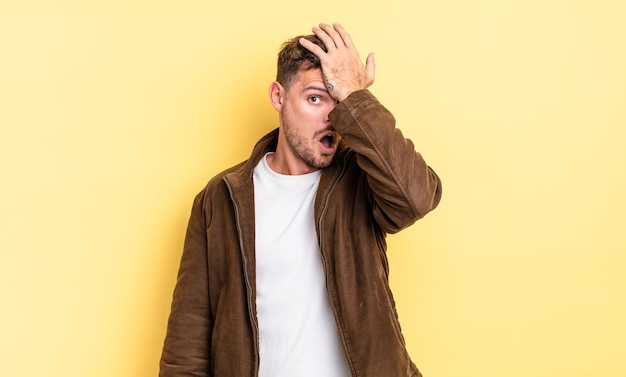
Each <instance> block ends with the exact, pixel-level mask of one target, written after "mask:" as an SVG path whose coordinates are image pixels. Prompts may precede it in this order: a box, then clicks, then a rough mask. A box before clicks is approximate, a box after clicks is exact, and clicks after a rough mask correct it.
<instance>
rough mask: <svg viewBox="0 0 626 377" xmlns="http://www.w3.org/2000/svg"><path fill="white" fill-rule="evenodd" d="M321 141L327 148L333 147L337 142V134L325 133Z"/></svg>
mask: <svg viewBox="0 0 626 377" xmlns="http://www.w3.org/2000/svg"><path fill="white" fill-rule="evenodd" d="M320 143H322V145H323V146H325V147H326V148H330V147H332V146H333V145H334V144H335V135H333V134H327V135H324V136H323V137H322V139H321V140H320Z"/></svg>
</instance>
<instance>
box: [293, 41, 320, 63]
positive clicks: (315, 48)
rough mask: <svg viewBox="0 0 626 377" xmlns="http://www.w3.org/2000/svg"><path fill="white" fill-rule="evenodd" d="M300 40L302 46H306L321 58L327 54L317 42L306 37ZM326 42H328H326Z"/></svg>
mask: <svg viewBox="0 0 626 377" xmlns="http://www.w3.org/2000/svg"><path fill="white" fill-rule="evenodd" d="M298 42H300V45H301V46H302V47H304V48H306V49H307V50H309V51H311V52H312V53H313V54H315V55H316V56H317V57H318V58H320V60H322V58H323V57H324V56H325V55H326V51H324V50H323V49H322V48H321V47H320V46H318V45H316V44H315V43H313V42H311V41H309V40H308V39H306V38H300V39H299V40H298ZM324 44H326V43H324Z"/></svg>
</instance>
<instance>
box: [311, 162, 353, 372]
mask: <svg viewBox="0 0 626 377" xmlns="http://www.w3.org/2000/svg"><path fill="white" fill-rule="evenodd" d="M352 153H353V151H351V150H350V151H348V152H347V153H346V155H345V156H344V161H343V162H344V163H343V165H342V166H341V171H340V172H339V175H338V176H337V178H335V180H334V181H333V183H332V185H331V186H330V188H329V189H328V191H327V192H326V194H325V195H324V200H323V202H322V208H321V211H320V217H319V219H318V229H319V240H318V244H319V247H320V254H321V257H322V267H323V268H324V277H325V279H326V292H327V294H328V296H329V297H328V299H329V301H330V307H331V309H332V310H333V314H334V316H335V321H336V322H337V325H338V326H337V327H338V328H339V329H340V330H341V331H340V332H339V335H340V336H341V340H342V342H343V344H342V345H343V348H344V353H345V355H346V362H347V364H348V368H349V369H350V374H351V375H352V376H353V377H356V370H355V369H354V367H353V363H352V358H351V357H350V354H349V350H348V346H347V343H346V337H345V331H344V329H343V326H342V324H341V321H340V320H339V315H338V313H337V308H336V305H335V304H334V302H333V299H332V298H331V297H330V293H329V292H328V285H329V283H328V271H327V269H326V257H325V256H324V252H323V250H322V249H323V244H324V243H323V242H322V240H323V239H324V234H323V233H324V228H323V227H322V223H323V221H322V220H323V219H324V215H325V214H326V209H327V208H328V198H329V197H330V195H331V194H332V192H333V191H334V190H335V187H336V186H337V184H338V183H339V180H340V179H341V177H343V175H344V174H345V172H346V166H347V160H348V157H349V156H350V155H352Z"/></svg>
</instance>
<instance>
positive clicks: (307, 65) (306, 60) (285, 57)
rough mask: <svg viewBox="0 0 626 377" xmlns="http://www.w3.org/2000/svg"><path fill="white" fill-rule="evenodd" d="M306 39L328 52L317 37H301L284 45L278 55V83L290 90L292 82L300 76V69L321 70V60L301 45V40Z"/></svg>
mask: <svg viewBox="0 0 626 377" xmlns="http://www.w3.org/2000/svg"><path fill="white" fill-rule="evenodd" d="M301 38H306V39H308V40H309V41H311V42H313V43H315V44H316V45H318V46H320V47H321V48H322V50H324V51H328V50H327V49H326V46H325V45H324V43H323V42H322V41H321V40H320V39H319V38H318V37H317V36H315V35H313V34H311V35H300V36H298V37H295V38H292V39H290V40H288V41H286V42H285V43H283V45H282V47H281V49H280V52H279V53H278V67H277V70H276V81H278V82H279V83H280V84H281V85H282V86H284V87H285V88H288V87H289V85H291V81H292V80H293V78H294V77H296V75H297V74H298V71H300V69H304V70H309V69H313V68H320V67H321V66H322V65H321V63H320V59H319V58H318V57H317V56H316V55H315V54H314V53H312V52H311V51H309V50H307V49H306V48H304V47H302V45H300V42H299V41H300V39H301Z"/></svg>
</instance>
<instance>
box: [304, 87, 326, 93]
mask: <svg viewBox="0 0 626 377" xmlns="http://www.w3.org/2000/svg"><path fill="white" fill-rule="evenodd" d="M304 90H305V91H309V90H316V91H319V92H324V93H328V89H327V88H326V86H321V85H320V86H316V85H312V86H307V87H306V88H304Z"/></svg>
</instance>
